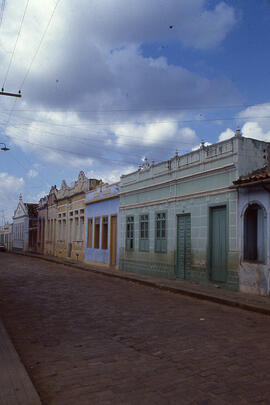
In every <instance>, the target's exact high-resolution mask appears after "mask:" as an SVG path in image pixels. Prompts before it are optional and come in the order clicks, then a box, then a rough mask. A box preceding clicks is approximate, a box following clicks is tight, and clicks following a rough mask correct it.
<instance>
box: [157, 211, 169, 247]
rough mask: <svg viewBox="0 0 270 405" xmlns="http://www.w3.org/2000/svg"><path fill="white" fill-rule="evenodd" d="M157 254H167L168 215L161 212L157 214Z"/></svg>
mask: <svg viewBox="0 0 270 405" xmlns="http://www.w3.org/2000/svg"><path fill="white" fill-rule="evenodd" d="M155 250H156V252H161V253H165V252H166V250H167V239H166V213H165V212H160V213H158V214H156V241H155Z"/></svg>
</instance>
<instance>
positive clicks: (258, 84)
mask: <svg viewBox="0 0 270 405" xmlns="http://www.w3.org/2000/svg"><path fill="white" fill-rule="evenodd" d="M5 3H6V6H5V9H4V13H3V16H2V23H1V25H0V61H1V63H0V81H1V87H2V83H3V82H4V88H5V90H6V91H14V92H17V91H18V90H19V89H21V90H22V95H23V97H22V98H21V99H17V100H16V101H15V99H13V98H8V97H4V96H0V142H5V143H6V144H7V145H8V146H9V147H10V151H9V152H2V151H1V152H0V178H1V180H2V187H1V191H0V224H1V222H2V220H3V218H2V217H5V219H10V218H11V216H12V212H13V210H14V209H15V208H16V204H17V201H18V195H19V193H22V195H23V199H24V201H27V202H38V199H39V198H40V197H41V196H43V195H45V194H46V193H48V192H49V189H50V186H51V185H54V184H56V185H57V186H58V187H60V184H61V181H62V179H66V181H67V183H68V184H70V183H71V182H72V181H73V180H76V178H77V176H78V173H79V171H80V170H84V171H85V173H86V174H87V175H88V176H91V177H96V178H102V179H103V180H105V181H109V182H113V181H117V180H118V179H119V177H120V175H121V174H123V173H127V172H129V171H133V170H134V169H136V168H137V167H138V164H139V163H140V161H141V159H142V158H143V157H144V156H147V157H148V159H149V160H150V161H151V160H152V159H153V160H155V161H156V162H158V161H161V160H166V159H168V158H169V157H171V156H173V154H174V152H175V150H176V149H178V150H179V153H186V152H188V151H190V150H191V149H192V148H194V147H196V146H197V145H198V144H199V143H200V140H201V139H204V140H205V141H207V142H210V143H213V142H217V141H219V140H223V139H226V138H228V137H230V136H232V135H233V133H234V131H235V129H236V127H237V126H238V125H239V126H240V127H241V130H242V132H243V135H244V136H249V137H254V138H257V139H262V140H265V141H270V118H269V117H270V100H269V94H270V81H269V75H270V56H269V36H270V35H269V34H270V32H269V31H270V28H269V27H270V1H269V0H257V1H254V0H228V1H218V0H212V1H211V0H209V1H207V0H181V1H180V0H166V1H164V0H148V1H147V2H145V1H144V0H136V1H135V0H130V1H129V2H127V1H126V0H115V1H114V2H111V1H110V0H93V1H91V2H90V3H89V1H87V0H78V1H76V4H75V2H74V1H71V0H61V1H60V2H57V1H56V0H47V1H46V4H43V3H45V2H40V1H39V0H30V1H29V3H28V7H27V8H25V7H26V4H27V1H26V0H25V1H22V0H14V1H13V2H10V1H6V2H5ZM56 5H57V7H56V9H55V6H56ZM24 12H25V17H24V19H23V24H22V28H21V32H20V35H19V37H18V41H17V46H16V48H15V50H14V44H15V42H16V38H17V35H18V30H19V28H20V24H21V21H22V16H23V14H24ZM0 21H1V16H0ZM49 22H50V24H49V25H48V23H49ZM170 26H173V27H172V28H170ZM42 38H43V40H42V42H40V41H41V39H42ZM13 51H14V55H13V57H12V59H11V56H12V52H13ZM9 64H10V69H9V70H8V66H9ZM7 73H8V74H7ZM5 77H6V80H5ZM2 210H3V211H2Z"/></svg>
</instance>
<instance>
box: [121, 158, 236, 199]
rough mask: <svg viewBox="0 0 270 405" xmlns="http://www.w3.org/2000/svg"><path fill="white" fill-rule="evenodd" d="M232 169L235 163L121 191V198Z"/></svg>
mask: <svg viewBox="0 0 270 405" xmlns="http://www.w3.org/2000/svg"><path fill="white" fill-rule="evenodd" d="M230 169H231V170H233V169H236V167H235V164H234V163H230V164H228V165H225V166H222V167H218V168H215V169H210V170H205V171H203V172H199V173H193V174H189V175H187V176H183V177H181V178H177V179H175V178H174V179H170V180H166V181H163V182H161V183H158V184H152V185H148V186H144V187H140V188H137V189H135V190H130V191H121V192H120V196H125V195H128V194H136V193H138V192H142V191H143V192H145V191H148V190H153V189H159V188H163V187H164V186H165V185H170V184H179V183H181V182H186V181H188V180H190V179H192V178H194V177H208V176H212V175H213V174H216V173H219V172H222V171H225V170H226V171H228V170H230ZM144 181H145V179H144ZM123 187H124V186H122V188H123Z"/></svg>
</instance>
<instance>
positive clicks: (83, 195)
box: [12, 130, 270, 295]
mask: <svg viewBox="0 0 270 405" xmlns="http://www.w3.org/2000/svg"><path fill="white" fill-rule="evenodd" d="M269 162H270V143H267V142H262V141H258V140H255V139H249V138H244V137H242V136H241V133H240V131H239V130H237V131H236V134H235V136H234V137H233V138H231V139H229V140H226V141H223V142H219V143H216V144H213V145H209V146H205V145H204V143H201V146H200V148H199V149H197V150H194V151H192V152H190V153H187V154H184V155H178V153H176V154H175V156H174V157H172V158H171V159H169V160H167V161H163V162H161V163H157V164H155V163H154V162H153V163H152V164H149V163H148V162H147V160H146V161H145V162H144V164H143V165H142V166H140V167H139V169H138V170H137V171H135V172H133V173H129V174H126V175H122V176H121V178H120V181H119V182H118V183H115V184H104V183H103V182H102V181H100V180H97V179H88V178H86V176H85V175H84V173H83V172H80V174H79V177H78V180H77V181H76V182H74V183H73V184H72V185H71V186H70V187H68V186H67V184H66V182H65V181H63V182H62V185H61V188H60V189H59V190H58V189H57V188H56V186H53V187H52V188H51V190H50V192H49V194H48V195H47V196H45V197H44V198H42V199H41V200H40V202H39V204H24V203H23V201H22V198H20V200H19V204H18V207H17V209H16V210H15V213H14V217H13V229H12V232H13V237H12V240H13V245H12V249H15V250H18V249H20V250H28V251H35V252H37V253H39V254H44V255H50V256H58V257H62V258H70V259H73V260H80V261H85V262H87V263H95V264H102V265H107V266H112V267H113V266H114V267H115V269H116V270H115V271H117V269H118V268H120V269H121V270H124V271H128V272H133V273H140V274H148V275H152V276H158V277H165V278H170V279H187V280H192V281H195V282H198V283H201V284H205V285H206V284H214V285H217V286H222V287H225V288H229V289H232V290H241V291H244V292H247V293H252V294H258V295H270V259H269V257H270V239H269V236H270V232H269V230H270V219H269V217H270V198H269V197H270V196H269V191H270V168H269ZM268 187H269V188H268ZM34 212H36V216H34ZM34 218H35V219H34Z"/></svg>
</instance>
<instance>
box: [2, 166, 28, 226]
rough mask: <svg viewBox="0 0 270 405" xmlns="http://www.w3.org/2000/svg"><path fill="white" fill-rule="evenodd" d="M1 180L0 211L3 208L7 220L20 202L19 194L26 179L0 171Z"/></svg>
mask: <svg viewBox="0 0 270 405" xmlns="http://www.w3.org/2000/svg"><path fill="white" fill-rule="evenodd" d="M0 182H1V198H0V211H2V210H3V213H4V217H5V220H10V219H11V217H12V215H13V214H14V210H15V208H16V206H17V204H18V200H19V194H20V193H21V192H22V191H23V188H24V184H25V183H24V179H23V178H22V177H15V176H11V175H9V174H8V173H5V172H0Z"/></svg>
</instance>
